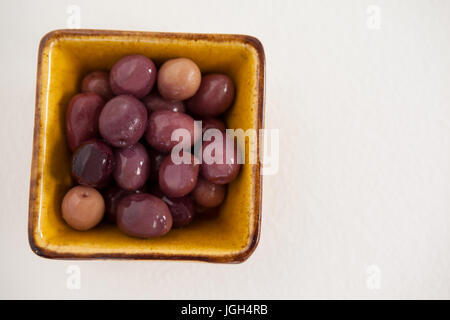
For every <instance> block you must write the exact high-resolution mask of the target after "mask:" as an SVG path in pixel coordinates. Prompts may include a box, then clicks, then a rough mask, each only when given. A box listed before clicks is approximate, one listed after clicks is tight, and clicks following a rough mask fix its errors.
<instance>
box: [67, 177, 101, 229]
mask: <svg viewBox="0 0 450 320" xmlns="http://www.w3.org/2000/svg"><path fill="white" fill-rule="evenodd" d="M61 211H62V217H63V219H64V221H66V222H67V224H68V225H69V226H71V227H72V228H74V229H76V230H79V231H85V230H89V229H92V228H93V227H95V226H96V225H97V224H98V223H99V222H100V221H101V220H102V218H103V214H104V212H105V202H104V201H103V198H102V196H101V194H100V193H99V192H98V191H97V190H95V189H94V188H91V187H85V186H76V187H73V188H72V189H70V190H69V191H68V192H67V193H66V195H65V196H64V198H63V201H62V204H61Z"/></svg>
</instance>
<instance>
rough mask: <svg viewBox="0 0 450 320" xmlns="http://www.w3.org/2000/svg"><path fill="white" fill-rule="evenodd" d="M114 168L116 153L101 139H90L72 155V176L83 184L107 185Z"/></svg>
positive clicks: (92, 185) (93, 185) (91, 185)
mask: <svg viewBox="0 0 450 320" xmlns="http://www.w3.org/2000/svg"><path fill="white" fill-rule="evenodd" d="M113 169H114V154H113V152H112V151H111V148H110V147H108V145H106V144H105V143H103V142H101V141H100V140H89V141H87V142H85V143H83V144H82V145H81V146H79V147H78V148H77V149H76V150H75V152H74V153H73V155H72V176H73V177H74V178H75V180H76V181H77V182H78V183H79V184H81V185H86V186H90V187H95V188H103V187H105V186H106V185H107V184H108V182H109V181H110V179H111V174H112V172H113Z"/></svg>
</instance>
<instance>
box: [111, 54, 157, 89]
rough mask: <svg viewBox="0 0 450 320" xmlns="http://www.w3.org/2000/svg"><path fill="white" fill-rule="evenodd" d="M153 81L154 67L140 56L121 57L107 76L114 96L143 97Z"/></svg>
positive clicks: (154, 75) (149, 61) (151, 62)
mask: <svg viewBox="0 0 450 320" xmlns="http://www.w3.org/2000/svg"><path fill="white" fill-rule="evenodd" d="M155 81H156V66H155V64H154V63H153V61H152V60H150V59H149V58H147V57H144V56H142V55H130V56H126V57H123V58H122V59H120V60H119V61H117V62H116V64H114V66H113V67H112V69H111V73H110V75H109V83H110V85H111V89H112V91H113V92H114V93H115V94H116V95H121V94H131V95H133V96H135V97H136V98H142V97H145V96H146V95H147V94H148V93H149V92H150V90H152V88H153V85H154V84H155Z"/></svg>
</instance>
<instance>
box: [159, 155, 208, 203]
mask: <svg viewBox="0 0 450 320" xmlns="http://www.w3.org/2000/svg"><path fill="white" fill-rule="evenodd" d="M198 173H199V165H198V164H196V163H195V162H194V157H193V156H192V157H191V163H189V164H186V163H180V164H175V163H174V162H173V161H172V158H171V156H170V154H169V155H168V156H166V158H165V159H164V161H163V162H162V163H161V166H160V168H159V178H158V182H159V188H160V189H161V191H162V192H164V194H165V195H167V196H168V197H172V198H178V197H183V196H185V195H187V194H188V193H189V192H191V191H192V190H194V188H195V185H196V184H197V178H198Z"/></svg>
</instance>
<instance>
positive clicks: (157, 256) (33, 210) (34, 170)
mask: <svg viewBox="0 0 450 320" xmlns="http://www.w3.org/2000/svg"><path fill="white" fill-rule="evenodd" d="M63 36H94V37H95V36H122V37H127V36H132V37H136V36H143V37H152V38H165V39H167V38H168V39H180V38H182V39H185V40H193V41H196V40H207V41H213V42H225V41H237V42H240V43H243V44H247V45H250V46H252V47H253V48H254V49H255V50H256V52H257V58H258V70H257V71H258V72H257V84H258V88H257V90H258V92H257V94H258V110H257V126H258V127H257V129H258V130H259V129H263V128H264V120H265V119H264V103H265V101H264V98H265V53H264V48H263V45H262V43H261V42H260V41H259V40H258V39H257V38H255V37H253V36H249V35H243V34H217V33H181V32H180V33H178V32H154V31H121V30H97V29H57V30H53V31H50V32H48V33H47V34H45V35H44V36H43V37H42V39H41V41H40V43H39V49H38V62H37V74H36V77H37V80H36V99H35V102H36V103H35V116H34V118H35V121H34V130H33V149H32V160H31V173H30V189H29V208H28V242H29V245H30V248H31V250H32V251H33V252H34V253H35V254H37V255H38V256H41V257H43V258H48V259H64V260H108V259H114V260H117V259H119V260H185V261H201V262H212V263H242V262H244V261H246V260H247V259H248V258H249V257H250V256H251V255H252V253H253V252H254V250H255V249H256V247H257V245H258V243H259V238H260V233H261V210H262V189H263V188H262V182H263V176H262V175H261V165H260V161H259V160H260V150H259V148H262V144H259V143H258V155H257V157H258V162H257V164H256V165H255V166H256V168H255V171H256V177H257V178H256V179H255V184H256V185H255V190H256V191H255V196H256V201H255V208H254V214H255V218H254V219H253V229H252V230H253V234H249V239H250V241H249V242H248V245H247V246H246V247H245V248H244V249H243V250H241V251H238V252H236V253H231V254H222V255H208V254H204V255H194V254H179V253H178V254H170V253H68V252H61V251H57V250H52V249H49V248H46V247H44V246H41V245H39V244H38V242H37V241H36V239H35V232H34V231H35V229H36V228H37V223H36V220H37V218H38V217H39V214H40V210H39V209H40V206H39V203H40V200H41V199H40V197H39V198H37V197H36V194H37V187H38V185H39V184H40V181H39V180H40V177H41V176H42V172H41V166H40V165H39V164H40V159H39V156H40V154H41V148H40V145H39V137H40V134H41V130H40V118H41V104H42V103H43V101H42V99H41V97H40V92H41V87H42V83H41V77H42V73H41V69H42V68H41V66H42V62H43V52H44V49H45V48H46V47H47V46H49V45H50V44H51V43H52V42H53V41H55V40H57V39H58V38H60V37H63Z"/></svg>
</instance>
